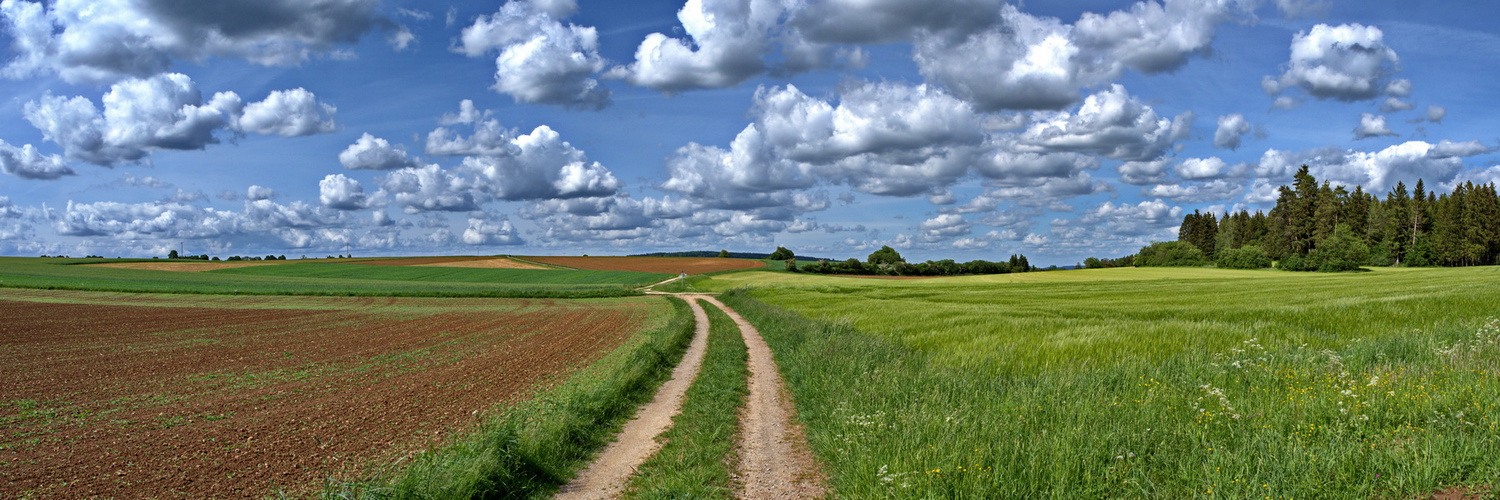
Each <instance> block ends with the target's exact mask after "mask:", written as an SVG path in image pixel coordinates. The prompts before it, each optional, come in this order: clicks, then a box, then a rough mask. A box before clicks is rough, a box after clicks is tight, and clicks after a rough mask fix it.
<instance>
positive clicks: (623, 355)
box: [323, 298, 693, 499]
mask: <svg viewBox="0 0 1500 500" xmlns="http://www.w3.org/2000/svg"><path fill="white" fill-rule="evenodd" d="M669 300H671V301H672V318H671V320H670V321H668V322H667V324H666V326H664V327H661V328H658V329H655V330H651V331H647V332H644V333H643V334H641V335H639V336H637V338H635V339H632V340H631V341H630V342H628V343H626V344H625V345H624V346H622V347H620V348H619V349H616V350H615V351H614V352H612V353H610V354H609V355H608V356H606V357H604V359H602V360H600V361H599V362H598V363H595V364H594V365H592V366H590V367H588V368H586V369H584V370H583V371H581V372H579V373H578V374H576V375H574V376H573V377H571V378H569V379H568V381H567V382H565V383H563V384H562V385H560V386H558V387H555V388H553V389H549V390H546V391H543V392H542V393H541V394H539V395H538V396H537V397H535V398H533V399H531V400H529V401H527V402H525V403H521V404H518V405H516V406H513V407H511V408H509V409H507V410H505V411H504V412H503V413H501V414H499V415H497V416H495V417H494V418H491V419H489V420H487V421H486V423H485V424H483V425H482V426H481V427H480V429H479V430H477V431H475V432H473V433H472V434H470V435H468V436H466V437H463V438H459V439H458V440H456V441H455V442H453V443H451V444H449V445H447V446H445V447H443V448H440V449H437V450H434V451H430V452H427V453H424V454H422V455H419V456H418V457H417V458H416V459H415V460H414V461H413V462H412V463H411V464H410V465H409V466H406V467H405V468H404V469H403V470H401V471H399V472H397V473H393V474H391V475H389V476H385V477H374V478H372V479H369V480H365V481H359V482H336V481H331V482H330V483H329V484H328V485H327V487H326V489H325V491H324V493H323V497H324V498H339V499H344V498H359V499H408V498H421V499H447V498H453V499H457V498H465V499H467V498H546V497H548V496H550V495H551V494H552V493H553V492H554V491H555V490H556V489H557V488H558V487H559V486H561V485H562V484H564V483H565V482H567V480H568V479H569V478H571V477H572V476H573V475H574V474H575V473H577V471H578V470H579V469H580V468H582V467H583V466H584V465H587V462H588V460H589V459H590V458H591V457H592V456H593V454H594V452H595V451H597V450H598V449H599V448H601V447H602V446H604V445H605V444H606V443H608V442H609V440H610V439H611V438H612V437H613V436H614V434H615V433H616V432H617V431H618V430H619V428H620V426H621V425H623V424H624V422H625V420H627V419H629V418H630V416H631V415H632V414H634V412H635V409H636V408H637V407H638V406H640V405H641V404H643V403H645V402H646V401H647V400H649V399H650V398H651V396H652V395H653V394H654V393H655V391H656V388H657V386H659V385H661V383H662V382H663V381H665V380H666V379H667V377H669V376H670V375H671V371H672V367H673V366H675V365H676V364H677V362H678V360H680V359H681V358H682V353H683V351H684V350H685V349H686V348H687V344H688V342H689V341H690V340H691V339H692V335H693V316H692V313H691V311H690V310H689V309H688V306H687V304H685V303H683V302H682V301H681V300H678V299H676V298H671V299H669Z"/></svg>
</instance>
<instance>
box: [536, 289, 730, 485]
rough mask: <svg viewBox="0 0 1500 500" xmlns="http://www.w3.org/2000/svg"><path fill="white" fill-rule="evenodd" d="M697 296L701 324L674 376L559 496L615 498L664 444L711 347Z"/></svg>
mask: <svg viewBox="0 0 1500 500" xmlns="http://www.w3.org/2000/svg"><path fill="white" fill-rule="evenodd" d="M695 298H696V297H688V296H684V297H683V299H684V300H687V303H688V305H689V306H691V307H692V309H693V321H694V322H695V323H697V327H696V330H695V331H694V333H693V340H692V342H690V343H689V344H688V348H687V353H685V354H683V355H682V361H681V362H679V363H678V364H677V368H675V369H673V370H672V378H671V379H670V380H668V381H666V383H663V384H662V385H661V388H660V389H657V391H656V397H654V398H652V399H651V402H650V403H646V405H645V406H643V407H641V409H640V411H638V412H637V413H636V415H635V417H634V418H632V419H631V420H630V421H629V422H626V423H625V427H624V428H623V429H621V430H620V435H619V436H616V437H615V442H613V443H610V444H609V446H606V447H605V448H604V451H602V452H600V453H599V456H598V457H595V458H594V462H593V463H591V464H589V467H588V468H587V469H584V470H583V471H582V472H579V473H578V476H577V477H574V478H573V480H572V481H570V482H568V484H565V485H563V487H562V489H561V490H558V493H557V496H556V497H555V498H558V499H565V500H573V499H577V500H582V499H598V498H615V497H618V496H620V493H621V492H623V491H625V485H626V484H627V483H628V482H629V480H630V475H631V474H634V473H635V469H636V467H639V466H640V465H641V463H642V462H645V461H646V459H647V458H650V457H651V455H652V454H654V453H656V450H658V449H661V443H660V442H658V441H657V440H656V436H658V435H660V434H661V433H662V432H665V431H666V430H667V428H669V427H671V426H672V417H675V416H677V414H678V413H681V412H682V399H683V396H684V395H685V394H687V390H688V386H691V385H693V379H695V378H698V369H699V368H700V367H702V366H703V354H704V352H705V351H707V349H708V314H707V313H705V312H703V307H702V306H700V305H698V301H697V300H694V299H695Z"/></svg>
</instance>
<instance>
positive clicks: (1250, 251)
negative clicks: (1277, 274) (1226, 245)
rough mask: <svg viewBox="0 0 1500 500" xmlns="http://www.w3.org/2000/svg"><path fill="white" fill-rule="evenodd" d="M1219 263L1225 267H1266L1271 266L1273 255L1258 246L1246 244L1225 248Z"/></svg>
mask: <svg viewBox="0 0 1500 500" xmlns="http://www.w3.org/2000/svg"><path fill="white" fill-rule="evenodd" d="M1217 264H1218V266H1219V267H1222V268H1224V269H1265V268H1268V267H1271V257H1270V256H1268V255H1266V252H1265V250H1261V249H1260V247H1258V246H1255V245H1246V246H1243V247H1240V248H1235V249H1232V250H1225V251H1224V252H1222V255H1219V262H1218V263H1217Z"/></svg>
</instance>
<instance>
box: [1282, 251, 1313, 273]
mask: <svg viewBox="0 0 1500 500" xmlns="http://www.w3.org/2000/svg"><path fill="white" fill-rule="evenodd" d="M1276 268H1277V269H1280V270H1282V271H1316V270H1318V265H1317V263H1314V262H1313V261H1312V260H1310V259H1308V258H1307V257H1304V256H1301V255H1296V254H1293V255H1288V256H1286V258H1284V259H1281V260H1280V261H1277V262H1276Z"/></svg>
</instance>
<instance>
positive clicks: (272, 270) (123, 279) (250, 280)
mask: <svg viewBox="0 0 1500 500" xmlns="http://www.w3.org/2000/svg"><path fill="white" fill-rule="evenodd" d="M97 262H131V261H130V260H123V261H116V260H112V259H111V260H107V261H101V260H84V259H35V258H14V257H0V288H45V289H62V290H89V291H108V292H154V293H198V294H234V295H356V296H413V297H420V296H427V297H520V296H532V297H588V296H595V297H601V296H618V295H626V294H630V293H632V292H630V289H631V288H634V287H636V286H641V285H646V284H650V283H653V282H656V281H660V280H662V279H665V278H667V277H668V275H663V274H652V273H634V272H625V271H556V270H528V269H482V268H481V269H475V268H443V267H407V266H364V265H355V264H343V263H328V262H322V261H309V262H291V263H286V264H280V265H270V266H259V267H244V268H237V269H221V270H216V271H206V272H178V271H156V270H144V269H118V268H108V267H98V266H88V265H77V264H82V263H97Z"/></svg>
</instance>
